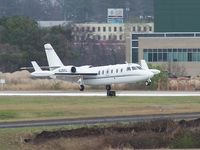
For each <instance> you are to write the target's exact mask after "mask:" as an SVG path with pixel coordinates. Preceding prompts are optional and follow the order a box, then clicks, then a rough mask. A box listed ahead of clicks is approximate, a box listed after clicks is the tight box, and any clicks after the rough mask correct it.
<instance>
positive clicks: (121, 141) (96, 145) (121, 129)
mask: <svg viewBox="0 0 200 150" xmlns="http://www.w3.org/2000/svg"><path fill="white" fill-rule="evenodd" d="M199 139H200V119H196V120H190V121H186V120H181V121H179V122H175V121H172V120H162V121H152V122H141V123H134V124H133V123H132V124H126V125H124V124H117V125H112V126H104V127H99V126H94V127H90V128H89V127H82V128H78V129H72V130H56V131H42V132H41V133H37V134H34V135H33V136H32V137H31V138H26V139H24V141H25V143H26V144H28V145H30V144H31V145H32V146H41V145H42V147H43V148H44V147H45V145H46V146H47V145H48V148H49V147H50V146H51V144H50V143H54V142H56V143H57V144H58V145H59V143H60V146H61V147H65V148H67V147H70V148H76V149H77V150H79V149H108V148H137V149H138V148H139V149H141V148H142V149H143V148H151V149H152V148H153V149H154V148H200V140H199ZM59 141H60V142H59ZM87 143H88V144H87ZM78 145H79V146H78ZM52 146H53V145H52ZM78 147H80V148H78ZM48 148H47V149H48Z"/></svg>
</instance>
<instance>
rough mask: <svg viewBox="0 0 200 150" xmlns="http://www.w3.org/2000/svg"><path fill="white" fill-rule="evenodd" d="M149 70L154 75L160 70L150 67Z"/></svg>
mask: <svg viewBox="0 0 200 150" xmlns="http://www.w3.org/2000/svg"><path fill="white" fill-rule="evenodd" d="M150 71H151V72H152V73H153V74H154V75H156V74H159V73H160V70H158V69H150Z"/></svg>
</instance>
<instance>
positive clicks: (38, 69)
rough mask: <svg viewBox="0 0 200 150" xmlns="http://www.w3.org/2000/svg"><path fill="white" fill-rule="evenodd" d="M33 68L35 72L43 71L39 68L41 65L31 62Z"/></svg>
mask: <svg viewBox="0 0 200 150" xmlns="http://www.w3.org/2000/svg"><path fill="white" fill-rule="evenodd" d="M31 63H32V65H33V68H34V69H35V71H42V69H41V68H40V67H39V65H38V64H37V63H36V61H31Z"/></svg>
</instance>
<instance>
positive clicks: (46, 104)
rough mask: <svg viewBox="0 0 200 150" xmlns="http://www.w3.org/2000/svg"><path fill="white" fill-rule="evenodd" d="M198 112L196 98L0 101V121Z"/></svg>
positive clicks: (96, 98) (13, 98)
mask: <svg viewBox="0 0 200 150" xmlns="http://www.w3.org/2000/svg"><path fill="white" fill-rule="evenodd" d="M199 110H200V97H112V98H111V97H0V121H10V120H30V119H49V118H77V117H94V116H113V115H115V116H116V115H134V114H158V113H159V114H160V113H180V112H198V111H199Z"/></svg>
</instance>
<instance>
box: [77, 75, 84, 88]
mask: <svg viewBox="0 0 200 150" xmlns="http://www.w3.org/2000/svg"><path fill="white" fill-rule="evenodd" d="M78 83H79V85H80V86H79V89H80V91H84V89H85V86H84V82H83V77H82V76H80V78H79V80H78Z"/></svg>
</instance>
